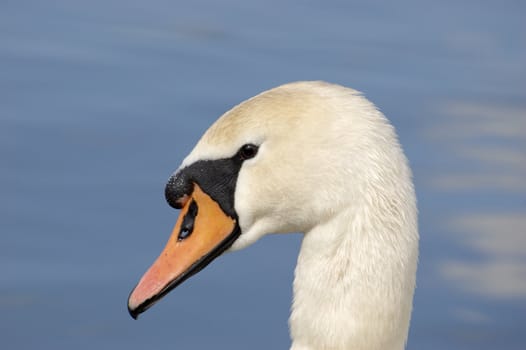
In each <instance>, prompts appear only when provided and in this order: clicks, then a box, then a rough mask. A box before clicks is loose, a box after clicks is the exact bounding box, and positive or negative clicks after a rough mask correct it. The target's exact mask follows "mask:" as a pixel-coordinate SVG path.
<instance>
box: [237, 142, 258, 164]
mask: <svg viewBox="0 0 526 350" xmlns="http://www.w3.org/2000/svg"><path fill="white" fill-rule="evenodd" d="M256 154H258V146H256V145H253V144H251V143H248V144H246V145H243V147H241V148H240V149H239V156H240V157H241V159H242V160H247V159H250V158H254V157H255V156H256Z"/></svg>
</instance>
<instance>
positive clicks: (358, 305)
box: [289, 201, 418, 350]
mask: <svg viewBox="0 0 526 350" xmlns="http://www.w3.org/2000/svg"><path fill="white" fill-rule="evenodd" d="M373 202H375V201H373ZM409 202H411V201H409ZM413 204H414V203H413ZM401 207H403V206H401ZM399 210H400V211H402V212H401V213H395V212H396V211H397V209H394V211H395V212H393V207H392V205H391V206H389V205H387V203H386V204H385V205H383V203H381V202H380V203H378V202H376V203H375V204H373V205H369V206H360V207H352V208H347V209H345V210H343V211H341V212H340V213H339V214H338V215H336V216H333V217H332V218H330V219H329V220H327V221H326V222H324V223H321V224H319V225H318V226H316V227H314V228H313V229H312V230H310V231H309V232H307V233H305V236H304V239H303V242H302V245H301V250H300V254H299V257H298V263H297V266H296V270H295V278H294V300H293V305H292V313H291V316H290V320H289V323H290V328H291V336H292V347H291V349H293V350H306V349H312V350H314V349H353V350H360V349H368V350H375V349H377V350H380V349H391V350H396V349H403V348H404V347H405V342H406V339H407V333H408V329H409V320H410V316H411V308H412V299H413V291H414V285H415V274H416V261H417V254H418V233H417V229H416V215H415V214H413V215H411V203H409V204H408V205H407V206H406V209H405V210H404V208H400V209H399ZM408 213H409V215H404V214H408ZM396 214H398V215H397V217H394V216H395V215H396Z"/></svg>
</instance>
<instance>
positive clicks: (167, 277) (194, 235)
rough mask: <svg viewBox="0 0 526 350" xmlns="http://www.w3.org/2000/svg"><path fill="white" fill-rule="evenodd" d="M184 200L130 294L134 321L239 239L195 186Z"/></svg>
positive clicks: (228, 220)
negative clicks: (156, 254) (162, 244)
mask: <svg viewBox="0 0 526 350" xmlns="http://www.w3.org/2000/svg"><path fill="white" fill-rule="evenodd" d="M185 199H186V203H184V206H183V208H182V210H181V213H180V214H179V218H178V219H177V223H176V224H175V227H174V230H173V232H172V235H171V236H170V239H169V240H168V243H167V244H166V247H165V248H164V250H163V251H162V253H161V255H160V256H159V257H158V258H157V260H156V261H155V262H154V263H153V265H152V266H151V267H150V269H148V271H146V273H145V274H144V276H143V277H142V278H141V280H140V281H139V283H138V284H137V286H135V288H134V289H133V291H132V292H131V294H130V297H129V299H128V311H129V312H130V315H131V316H132V317H133V318H134V319H136V318H137V317H138V316H139V314H140V313H142V312H144V311H146V310H147V309H148V308H150V307H151V306H152V305H153V304H155V303H156V302H157V301H158V300H160V299H161V298H162V297H164V296H165V295H166V294H168V293H169V292H170V291H171V290H172V289H174V288H175V287H177V286H178V285H179V284H181V283H182V282H184V281H185V280H186V279H187V278H189V277H190V276H192V275H193V274H195V273H197V272H199V271H200V270H201V269H203V268H204V267H205V266H206V265H208V264H209V263H210V262H211V261H212V260H214V259H215V258H216V257H218V256H219V255H221V253H223V252H224V251H225V250H226V249H228V248H229V247H230V246H231V245H232V243H233V242H234V241H235V240H236V239H237V237H239V234H240V230H239V226H238V225H237V220H236V219H235V218H232V217H230V216H229V215H227V214H226V213H225V212H224V211H223V210H222V209H221V207H220V205H219V204H218V203H217V202H216V201H215V200H214V199H213V198H212V197H210V196H209V195H208V194H206V193H205V192H203V190H202V189H201V188H200V187H199V186H198V185H197V184H194V190H193V192H192V194H191V195H190V196H189V197H188V198H185Z"/></svg>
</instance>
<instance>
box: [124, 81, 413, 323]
mask: <svg viewBox="0 0 526 350" xmlns="http://www.w3.org/2000/svg"><path fill="white" fill-rule="evenodd" d="M399 162H401V163H403V164H405V158H403V155H402V153H401V151H400V149H399V146H398V142H397V140H396V136H395V134H394V131H393V129H392V127H391V126H390V124H389V123H388V122H387V121H386V120H385V118H384V117H383V115H382V114H381V113H379V112H378V111H377V110H376V108H375V107H374V106H373V105H372V104H371V103H370V102H368V101H367V100H366V99H365V98H363V97H362V96H361V95H360V94H359V93H358V92H356V91H354V90H352V89H348V88H344V87H342V86H338V85H333V84H328V83H323V82H297V83H291V84H287V85H283V86H280V87H277V88H274V89H272V90H269V91H266V92H263V93H261V94H259V95H257V96H255V97H253V98H251V99H249V100H247V101H245V102H243V103H241V104H239V105H238V106H236V107H234V108H233V109H232V110H230V111H228V112H227V113H225V114H224V115H223V116H221V117H220V118H219V119H218V120H217V121H216V122H215V123H214V124H213V125H212V126H211V127H210V128H209V129H208V130H207V131H206V132H205V134H204V135H203V136H202V138H201V139H200V140H199V142H198V143H197V145H196V146H195V148H194V149H193V150H192V151H191V153H190V154H189V155H188V156H187V157H186V158H185V159H184V161H183V162H182V164H181V165H180V167H179V168H178V169H177V170H176V171H175V172H174V174H173V175H172V176H171V177H170V179H169V181H168V184H167V186H166V191H165V194H166V199H167V201H168V203H169V204H170V205H171V206H173V207H175V208H178V209H181V212H180V216H179V219H178V221H177V223H176V225H175V228H174V230H173V233H172V236H171V237H170V239H169V241H168V243H167V245H166V247H165V249H164V250H163V252H162V253H161V255H160V256H159V258H158V259H157V261H156V262H155V263H154V264H153V265H152V267H151V268H150V269H149V270H148V271H147V272H146V274H145V275H144V276H143V277H142V279H141V280H140V282H139V283H138V285H137V286H136V287H135V289H134V290H133V291H132V293H131V294H130V298H129V300H128V309H129V312H130V314H131V315H132V316H133V317H134V318H136V317H137V316H138V315H139V314H140V313H141V312H143V311H145V310H146V309H148V308H149V307H150V306H152V305H153V304H154V303H155V302H156V301H158V300H159V299H160V298H162V297H163V296H164V295H166V294H167V293H168V292H169V291H170V290H172V289H173V288H175V287H176V286H177V285H178V284H180V283H181V282H183V281H184V280H185V279H186V278H188V277H190V276H191V275H193V274H194V273H196V272H198V271H200V270H201V269H202V268H204V267H205V266H206V265H207V264H208V263H209V262H211V261H212V260H213V259H215V258H216V257H217V256H219V255H220V254H221V253H223V252H224V251H226V250H238V249H242V248H244V247H247V246H249V245H250V244H252V243H253V242H255V241H257V240H258V239H259V238H261V237H262V236H264V235H266V234H270V233H288V232H308V231H310V230H311V229H312V228H313V227H315V226H317V225H319V224H320V222H325V221H327V220H329V219H330V218H331V217H333V216H334V215H337V214H338V212H339V211H340V210H342V208H348V207H352V206H357V207H359V206H360V205H361V203H363V202H367V201H370V200H371V197H370V193H371V191H376V190H377V188H378V187H382V186H383V187H387V188H388V190H392V191H396V190H397V189H396V188H395V187H396V184H395V183H394V182H396V179H394V180H393V183H390V182H391V178H393V177H395V176H393V175H392V174H394V173H396V172H400V171H402V172H403V171H405V168H402V169H401V168H400V166H399V165H397V163H399ZM380 164H381V166H380ZM384 173H389V174H387V175H388V176H386V174H384Z"/></svg>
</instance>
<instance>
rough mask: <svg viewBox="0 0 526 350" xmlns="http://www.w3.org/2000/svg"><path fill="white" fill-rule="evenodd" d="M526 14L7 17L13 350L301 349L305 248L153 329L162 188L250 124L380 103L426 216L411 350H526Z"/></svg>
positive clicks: (0, 150) (53, 5) (228, 4)
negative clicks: (351, 99)
mask: <svg viewBox="0 0 526 350" xmlns="http://www.w3.org/2000/svg"><path fill="white" fill-rule="evenodd" d="M525 18H526V5H525V3H524V2H522V1H452V0H445V1H416V0H410V1H397V2H377V1H368V2H356V1H343V0H340V1H338V0H331V1H303V2H299V1H297V2H291V1H276V0H272V1H265V2H263V1H261V2H249V1H241V0H230V1H211V0H205V1H194V2H189V1H188V2H182V1H160V0H154V1H121V0H105V1H100V0H92V1H71V0H57V1H25V0H21V1H2V3H1V4H0V162H1V171H0V314H1V315H2V317H1V318H0V341H1V343H0V344H1V345H0V347H1V348H2V349H36V348H45V349H124V348H125V349H204V348H210V347H214V348H216V347H219V348H224V349H286V348H288V346H289V344H290V340H289V336H288V329H287V318H288V314H289V305H290V300H291V283H292V279H293V270H294V266H295V262H296V256H297V252H298V249H299V243H300V239H301V237H300V236H299V235H289V236H271V237H267V238H265V239H263V240H262V241H260V242H258V243H257V244H256V245H254V246H252V247H250V248H249V249H247V250H244V251H241V252H236V253H234V254H227V255H225V256H223V257H221V258H220V259H218V260H216V261H215V262H214V263H213V264H212V265H210V266H209V267H208V268H207V269H205V270H204V271H202V272H201V273H200V274H199V275H197V276H195V277H194V278H192V279H191V280H189V281H188V282H187V283H185V284H184V285H182V286H180V287H179V288H178V289H176V290H175V291H174V292H172V293H171V294H170V295H169V296H168V297H167V298H165V299H164V300H163V301H162V302H160V303H159V304H157V305H156V306H155V307H154V308H152V309H151V310H150V311H149V312H148V313H146V314H145V315H144V316H143V317H141V319H140V320H139V321H133V320H132V319H131V318H130V317H129V316H128V314H127V311H126V300H127V296H128V293H129V292H130V290H131V288H132V287H133V286H134V285H135V283H136V282H137V281H138V279H139V277H140V276H141V275H142V273H143V272H144V271H145V269H146V268H147V267H148V266H149V265H150V263H151V262H152V261H153V260H154V258H155V257H156V256H157V255H158V253H159V252H160V249H161V248H162V247H163V246H164V243H165V241H166V239H167V237H168V234H169V232H170V231H171V228H172V225H173V224H174V222H175V219H176V216H177V212H176V211H174V210H172V209H170V208H169V207H168V206H167V205H166V203H165V201H164V197H163V190H164V184H165V181H166V179H167V178H168V176H169V175H170V174H171V172H172V171H173V170H174V169H175V168H176V167H177V166H178V165H179V163H180V161H181V160H182V158H183V157H184V156H185V155H186V154H187V153H188V152H189V151H190V149H191V148H192V146H193V145H194V143H195V142H196V141H197V139H198V137H199V136H200V135H201V134H202V132H203V131H204V130H205V129H206V128H207V126H208V125H209V124H210V123H211V122H213V121H214V120H215V119H216V118H217V117H218V116H219V115H220V114H222V113H223V112H224V111H226V110H228V109H229V108H230V107H232V106H233V105H234V104H237V103H238V102H240V101H242V100H244V99H246V98H248V97H251V96H252V95H254V94H256V93H258V92H260V91H262V90H265V89H268V88H271V87H273V86H276V85H279V84H282V83H285V82H289V81H295V80H315V79H316V80H317V79H322V80H327V81H331V82H335V83H340V84H343V85H347V86H351V87H353V88H355V89H358V90H360V91H363V92H364V93H365V95H366V96H367V97H368V98H370V99H371V100H372V101H373V102H374V103H376V104H377V105H378V106H379V108H380V109H381V110H382V111H384V113H385V114H386V115H387V116H388V117H389V118H390V120H391V121H392V122H393V124H394V125H395V126H396V128H397V130H398V133H399V135H400V139H401V142H402V144H403V146H404V148H405V151H406V153H407V155H408V157H409V159H410V161H411V164H412V167H413V170H414V174H415V183H416V188H417V192H418V197H419V208H420V232H421V258H420V265H419V270H418V287H417V291H416V297H415V307H414V313H413V319H412V326H411V331H410V337H409V342H408V349H524V348H525V347H526V345H525V344H526V335H525V333H526V232H525V231H526V200H525V198H526V64H525V62H526V40H525V38H526V21H525Z"/></svg>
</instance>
